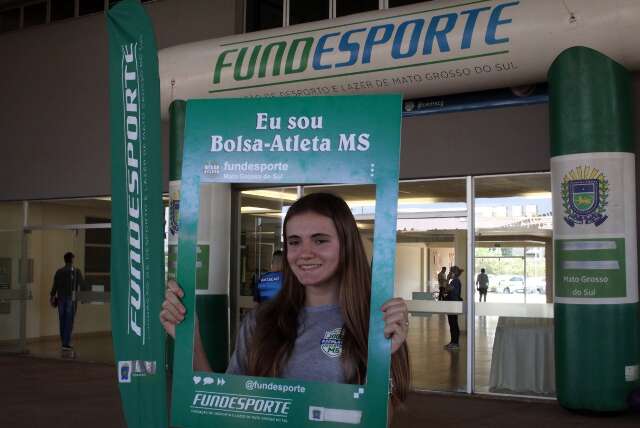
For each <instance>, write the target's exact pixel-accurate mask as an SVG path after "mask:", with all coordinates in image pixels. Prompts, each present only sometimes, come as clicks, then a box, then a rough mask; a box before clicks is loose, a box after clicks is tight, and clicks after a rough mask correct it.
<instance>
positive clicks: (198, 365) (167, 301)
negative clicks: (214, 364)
mask: <svg viewBox="0 0 640 428" xmlns="http://www.w3.org/2000/svg"><path fill="white" fill-rule="evenodd" d="M182 297H184V291H182V288H180V286H179V285H178V283H177V282H175V281H174V280H172V279H171V280H169V281H168V282H167V289H166V291H165V293H164V301H163V302H162V310H161V311H160V324H162V327H163V328H164V330H165V331H166V332H167V334H168V335H169V336H171V337H173V338H174V339H175V338H176V325H178V324H180V323H181V322H182V321H183V320H184V316H185V314H186V312H187V310H186V309H185V307H184V305H183V304H182V301H181V300H180V299H181V298H182ZM193 336H194V337H193V369H194V370H196V371H209V372H210V371H211V366H210V365H209V361H208V360H207V355H206V354H205V352H204V347H203V346H202V338H201V337H200V322H199V321H198V317H197V315H196V320H195V329H194V332H193Z"/></svg>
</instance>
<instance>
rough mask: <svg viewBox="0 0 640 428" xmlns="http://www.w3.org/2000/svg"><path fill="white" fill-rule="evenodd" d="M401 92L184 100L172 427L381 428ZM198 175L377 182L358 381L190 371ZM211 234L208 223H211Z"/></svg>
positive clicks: (213, 179) (224, 179)
mask: <svg viewBox="0 0 640 428" xmlns="http://www.w3.org/2000/svg"><path fill="white" fill-rule="evenodd" d="M401 108H402V99H401V96H400V95H395V94H390V95H389V94H386V95H362V96H345V97H337V96H336V97H294V98H262V99H219V100H192V101H188V102H187V114H186V125H185V142H184V153H183V164H182V187H181V202H180V204H181V205H180V240H179V244H178V282H179V283H180V285H181V286H182V287H183V289H184V292H185V296H184V299H183V302H184V305H185V307H186V310H187V315H186V318H185V321H184V322H183V323H181V324H180V325H178V327H177V333H176V347H175V362H174V377H173V394H172V396H173V400H172V424H173V425H174V426H180V427H207V428H208V427H212V426H233V427H256V426H260V427H282V426H283V425H288V426H292V427H296V428H299V427H348V426H363V427H364V426H366V427H367V428H376V427H386V426H387V416H388V415H387V410H388V392H389V366H390V359H391V355H390V341H389V340H388V339H385V337H384V332H383V329H384V321H383V319H382V315H383V314H382V312H381V311H380V310H379V308H380V307H381V306H382V304H383V303H384V302H385V301H387V300H388V299H390V298H391V297H393V287H394V285H393V284H394V270H395V245H396V213H397V202H398V173H399V171H398V170H399V154H400V124H401V111H402V110H401ZM204 183H261V184H269V185H272V184H273V185H277V184H282V185H285V184H289V185H290V184H335V183H344V184H375V186H376V210H375V230H374V250H373V262H372V264H373V268H372V293H371V314H370V321H369V348H368V366H367V380H366V383H365V384H364V385H352V384H331V383H321V382H310V381H301V380H294V379H281V378H265V377H255V376H239V375H227V374H224V373H206V372H196V371H194V370H193V368H192V361H193V344H194V341H193V337H194V336H193V333H194V314H195V288H196V284H195V282H196V281H195V279H196V271H195V267H196V245H197V236H198V231H197V226H198V213H199V203H200V202H199V201H200V197H199V192H200V185H201V184H204ZM212 233H215V231H212Z"/></svg>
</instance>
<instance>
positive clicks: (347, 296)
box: [247, 193, 410, 407]
mask: <svg viewBox="0 0 640 428" xmlns="http://www.w3.org/2000/svg"><path fill="white" fill-rule="evenodd" d="M306 212H313V213H316V214H320V215H322V216H325V217H328V218H330V219H331V220H332V221H333V224H334V226H335V228H336V231H337V233H338V239H339V242H340V264H339V266H338V271H337V272H336V275H337V276H338V301H339V305H340V309H341V311H342V318H343V320H344V329H343V331H344V333H343V341H342V357H341V358H342V365H343V368H344V373H345V378H346V379H347V382H348V383H353V384H363V383H364V382H365V379H366V375H367V344H368V336H369V309H370V308H369V307H370V301H371V269H370V266H369V263H368V261H367V256H366V254H365V252H364V247H363V245H362V240H361V238H360V233H359V231H358V228H357V226H356V222H355V219H354V218H353V214H351V210H350V209H349V207H348V205H347V204H346V202H345V201H344V200H342V199H341V198H339V197H337V196H335V195H332V194H330V193H312V194H309V195H307V196H304V197H303V198H301V199H299V200H298V201H296V202H295V203H294V204H293V205H292V206H291V207H290V208H289V210H288V211H287V215H286V216H285V219H284V226H283V234H284V236H285V237H286V236H287V223H288V221H289V220H290V219H291V218H293V217H294V216H296V215H299V214H302V213H306ZM283 259H284V262H283V266H282V267H283V269H282V272H283V284H282V289H281V290H280V292H279V293H278V295H277V296H276V297H275V298H274V299H273V300H271V301H268V302H266V303H264V304H262V305H260V306H259V308H258V310H257V312H256V324H255V330H254V331H253V334H252V336H251V339H250V346H249V347H248V356H247V368H248V373H247V374H249V375H252V376H270V377H278V376H279V375H280V374H281V373H282V370H283V367H284V366H285V364H286V362H287V360H288V359H289V357H290V356H291V353H292V352H293V347H294V344H295V341H296V337H297V335H298V317H299V314H300V311H301V310H302V309H303V307H304V302H305V288H304V286H303V285H302V284H300V282H299V281H298V279H297V278H296V276H295V275H294V274H293V272H292V271H291V267H290V266H289V263H288V261H287V246H286V245H285V246H284V251H283ZM391 372H392V381H393V385H394V389H393V394H392V404H393V405H394V407H395V406H396V405H398V404H399V403H400V402H402V401H404V400H405V398H406V395H407V392H408V390H409V382H410V373H409V353H408V349H407V344H406V343H404V344H403V345H402V347H401V348H400V349H399V350H398V351H396V352H395V353H394V354H393V356H392V358H391Z"/></svg>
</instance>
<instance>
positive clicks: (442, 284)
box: [438, 266, 449, 300]
mask: <svg viewBox="0 0 640 428" xmlns="http://www.w3.org/2000/svg"><path fill="white" fill-rule="evenodd" d="M446 271H447V268H446V267H445V266H442V269H441V270H440V272H438V292H439V293H438V300H444V295H445V294H447V283H448V282H449V281H447V276H446V275H445V272H446Z"/></svg>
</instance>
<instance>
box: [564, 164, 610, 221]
mask: <svg viewBox="0 0 640 428" xmlns="http://www.w3.org/2000/svg"><path fill="white" fill-rule="evenodd" d="M561 189H562V190H561V193H562V207H563V208H564V213H565V215H566V217H564V221H565V222H567V224H568V225H569V226H571V227H574V226H575V225H576V224H593V225H595V226H596V227H597V226H600V225H601V224H602V223H604V222H605V220H606V219H607V218H608V216H607V215H606V211H607V198H608V197H609V182H608V181H607V178H606V177H605V176H604V174H603V173H602V172H600V171H599V170H598V169H596V168H591V167H590V166H587V165H584V166H578V167H576V168H574V169H572V170H571V171H569V172H568V173H567V174H565V176H564V177H563V178H562V187H561Z"/></svg>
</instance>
